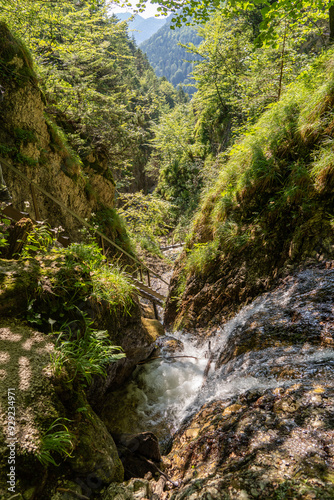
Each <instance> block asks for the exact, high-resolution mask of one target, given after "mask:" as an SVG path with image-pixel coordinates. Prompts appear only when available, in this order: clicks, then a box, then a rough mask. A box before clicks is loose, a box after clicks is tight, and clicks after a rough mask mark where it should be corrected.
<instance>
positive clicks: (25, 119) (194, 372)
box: [0, 25, 334, 500]
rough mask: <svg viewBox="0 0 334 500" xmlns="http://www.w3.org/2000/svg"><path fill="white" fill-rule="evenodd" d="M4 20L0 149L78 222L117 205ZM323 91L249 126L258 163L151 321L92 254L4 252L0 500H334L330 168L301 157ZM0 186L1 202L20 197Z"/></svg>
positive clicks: (0, 266)
mask: <svg viewBox="0 0 334 500" xmlns="http://www.w3.org/2000/svg"><path fill="white" fill-rule="evenodd" d="M0 28H1V29H2V36H3V38H4V39H5V41H7V45H8V47H9V48H8V47H7V46H6V44H5V49H6V50H3V52H4V54H2V58H3V59H6V63H7V65H9V66H11V67H13V68H14V69H13V71H14V73H15V74H16V79H9V77H8V75H7V74H4V75H1V80H0V81H1V84H2V85H3V86H4V88H5V91H6V94H5V99H4V100H3V102H0V112H1V117H2V118H3V123H4V126H3V127H2V129H1V130H0V140H1V144H2V153H1V154H3V155H5V156H6V159H7V160H6V161H8V162H12V163H13V164H14V163H15V164H18V163H19V164H20V162H21V168H22V171H23V172H24V173H25V174H27V176H28V175H29V176H31V179H35V180H37V179H38V180H39V182H42V183H43V185H44V186H46V187H47V188H48V189H49V190H52V189H53V191H54V193H55V195H56V196H57V197H58V198H59V199H60V200H62V202H64V203H65V202H67V203H68V205H69V206H70V207H72V208H73V209H75V210H76V211H77V212H79V213H80V214H81V216H82V217H86V216H89V214H91V212H92V210H96V211H97V212H101V211H102V212H103V211H105V209H106V208H107V209H109V210H113V199H114V183H113V180H112V178H110V173H109V171H108V169H107V167H106V165H105V164H104V162H103V158H102V159H101V158H100V159H99V161H98V160H97V158H96V156H95V154H94V152H91V155H88V156H87V157H86V158H85V164H84V165H82V164H81V163H80V162H79V164H77V163H76V162H73V161H72V160H73V158H72V159H71V158H70V156H71V155H70V153H69V150H68V149H67V148H66V144H65V143H64V142H63V140H62V139H61V137H59V134H58V132H57V130H58V129H57V128H56V127H54V126H53V125H52V123H51V122H50V121H48V120H46V118H45V115H44V109H43V96H42V94H41V92H40V91H39V89H38V86H37V81H36V78H35V76H34V73H33V71H32V69H31V64H30V60H29V58H28V59H27V54H26V52H25V51H24V50H23V49H22V47H21V45H20V44H19V43H18V42H17V41H16V40H15V39H14V38H13V37H12V36H11V34H10V33H9V32H8V31H7V29H6V28H5V27H4V26H2V25H0ZM9 49H10V50H9ZM330 68H331V67H330V65H329V64H327V66H326V71H328V73H329V72H330V71H332V70H331V69H330ZM30 70H31V71H30ZM332 73H333V71H332ZM22 79H23V80H24V85H22ZM319 88H320V90H319V92H318V93H314V99H318V101H319V102H320V103H323V104H322V105H318V107H316V106H315V105H314V106H313V105H312V106H313V107H312V109H311V110H310V109H309V108H307V109H306V111H305V109H302V104H305V102H304V103H302V104H301V103H299V104H298V106H299V108H298V110H299V111H298V113H299V114H298V113H297V112H295V109H296V107H297V106H295V105H294V106H293V110H294V113H291V112H290V111H291V103H290V102H289V101H287V102H284V101H283V105H282V106H283V107H284V110H283V111H284V112H283V111H282V110H281V112H279V109H277V108H275V109H274V108H272V109H273V111H271V113H272V115H271V116H274V118H272V119H273V121H274V123H275V127H276V129H275V130H276V136H275V137H274V139H275V140H274V139H273V140H272V144H270V145H269V146H268V145H267V143H268V137H267V136H268V134H267V135H266V134H265V133H263V134H264V138H261V141H262V142H261V141H260V142H261V145H262V146H263V154H262V155H261V154H259V153H258V147H257V146H256V147H257V149H256V148H255V146H254V151H255V150H256V151H255V152H254V151H253V152H252V154H250V153H249V150H247V148H246V153H244V152H242V154H244V155H245V158H246V159H245V158H244V159H243V161H244V162H245V164H246V163H247V162H248V161H249V162H250V164H249V165H248V164H247V165H246V167H245V172H246V173H242V172H241V173H240V172H239V174H240V177H242V176H243V177H242V179H243V182H244V184H243V185H242V186H241V188H240V186H239V184H238V183H237V182H236V181H235V180H233V179H232V180H233V182H235V184H236V188H235V189H236V192H235V193H232V194H231V193H230V192H227V191H228V190H229V189H230V190H231V189H232V188H231V186H232V181H231V179H230V178H228V180H227V181H226V184H227V186H225V187H224V186H223V187H222V186H217V187H216V188H215V190H216V191H215V192H214V193H211V194H210V196H209V197H208V199H207V201H206V204H204V209H203V211H202V212H201V213H199V214H198V217H197V220H196V221H195V222H196V223H195V226H194V227H195V229H194V230H193V233H192V235H191V238H190V239H189V240H188V242H187V243H186V246H185V249H184V250H183V252H182V254H181V256H180V258H179V259H178V261H177V262H176V265H175V268H174V275H173V277H172V280H171V286H170V288H169V297H168V300H167V305H166V309H165V330H164V328H163V327H162V325H161V324H160V323H159V321H157V320H156V319H153V312H152V310H150V308H149V307H147V304H145V305H143V304H141V303H140V300H139V298H138V293H137V291H136V289H135V286H134V284H133V281H132V277H131V275H130V274H129V273H124V272H123V271H122V270H120V269H119V266H118V262H114V261H112V263H111V264H109V263H106V259H105V257H104V256H103V255H102V252H101V250H100V249H98V248H97V246H96V245H95V246H94V245H90V246H89V245H88V246H87V245H85V244H84V243H79V244H74V245H73V246H71V247H69V248H68V249H64V248H60V247H59V246H57V245H55V246H54V247H53V248H51V245H50V246H49V247H47V248H44V251H43V252H42V254H39V253H38V252H36V249H35V250H33V251H32V253H31V254H30V255H25V256H21V257H19V258H17V257H18V256H17V255H10V256H8V255H3V257H4V258H1V259H0V315H1V317H0V341H1V344H0V345H1V347H0V363H1V367H0V388H1V391H0V395H1V399H0V451H1V456H0V499H1V500H75V499H78V498H79V499H81V500H87V499H90V498H92V499H94V498H96V499H97V500H145V499H146V500H147V499H149V500H167V499H168V500H169V499H170V500H184V499H192V500H195V499H198V500H200V499H201V500H213V499H214V500H215V499H217V500H218V499H226V500H229V499H233V500H234V499H236V500H237V499H239V500H247V499H263V500H266V499H270V498H273V499H291V500H292V499H307V500H308V499H310V500H311V499H318V500H323V499H325V500H327V499H328V500H329V499H332V498H334V447H333V433H334V418H333V415H334V413H333V412H334V405H333V388H334V387H333V366H334V351H333V342H334V339H333V332H334V327H333V325H334V310H333V296H334V261H333V218H332V213H333V196H332V194H333V176H332V173H331V169H332V166H331V165H329V166H328V165H327V167H328V168H327V167H326V171H325V173H322V174H321V173H320V174H319V171H318V174H317V175H318V177H317V178H316V179H315V180H314V178H315V174H314V172H313V171H312V172H313V173H312V172H311V167H310V168H309V170H310V171H307V169H306V168H304V167H305V166H304V164H302V165H300V164H299V161H300V158H301V157H302V158H303V159H304V160H305V162H306V160H308V161H310V158H311V157H312V154H311V153H310V148H311V146H312V147H313V146H314V148H317V147H318V146H319V144H322V142H321V141H322V139H323V138H324V137H325V136H326V137H327V138H328V134H330V133H331V130H332V128H331V127H332V124H331V113H330V110H331V108H332V106H333V102H334V100H333V95H334V93H333V88H332V87H331V86H330V85H327V84H326V85H323V86H322V87H321V86H319ZM304 99H305V101H307V99H306V98H304ZM313 104H314V102H313ZM318 104H319V103H318ZM286 109H288V111H289V113H287V112H286ZM314 109H315V111H314ZM280 113H281V114H280ZM287 114H288V118H289V120H290V121H288V120H287V122H285V121H284V120H286V118H287V117H286V115H287ZM305 117H306V118H305ZM307 119H308V120H309V121H310V122H311V119H312V120H313V122H312V127H309V128H307V126H306V125H305V121H307ZM298 120H299V121H300V123H299V122H298ZM303 120H304V121H303ZM291 122H293V126H292V125H291ZM297 122H298V123H299V124H298V127H299V128H298V127H297ZM284 123H287V125H286V126H283V124H284ZM290 125H291V126H290ZM266 133H267V132H266ZM13 134H14V135H13ZM252 140H253V139H252ZM254 141H255V139H254ZM255 142H256V141H255ZM326 144H327V143H326ZM252 147H253V143H252ZM319 147H320V146H319ZM326 147H327V146H326ZM6 148H7V149H6ZM275 148H276V149H275ZM253 153H254V154H253ZM255 153H256V154H255ZM238 154H239V153H238ZM240 154H241V153H240ZM275 155H276V157H275ZM303 155H304V156H303ZM259 157H260V160H261V161H260V160H259V163H257V160H258V158H259ZM274 157H275V158H274ZM273 158H274V159H273ZM312 158H313V157H312ZM250 159H251V160H250ZM239 160H240V158H239V157H238V161H239ZM96 162H97V163H98V165H99V167H100V168H99V171H97V172H96V171H94V168H96V166H97V165H96ZM266 162H267V163H266ZM241 163H242V162H241ZM241 163H240V164H241ZM259 165H260V167H261V166H263V165H265V168H264V169H262V170H261V168H260V167H259ZM291 165H292V166H291ZM70 167H71V168H72V169H73V170H71V168H70ZM79 167H80V168H79ZM104 167H105V168H104ZM232 167H233V168H232ZM232 167H231V172H232V174H231V176H232V175H233V176H235V174H234V172H235V165H232ZM238 168H239V163H238ZM312 168H313V167H312ZM76 169H77V170H76ZM247 169H248V170H247ZM223 173H224V172H223ZM241 174H242V175H241ZM312 176H313V177H312ZM282 179H283V180H282ZM6 180H7V181H8V185H9V188H10V191H11V193H12V195H13V198H14V200H15V201H17V202H18V203H19V202H22V200H23V199H26V198H27V197H28V195H29V186H28V185H27V184H24V183H21V184H19V183H17V182H15V180H14V178H13V177H11V175H10V174H9V175H7V176H6ZM230 181H231V182H230ZM284 182H285V184H284ZM101 186H102V187H101ZM287 186H288V187H289V190H288V189H286V191H285V190H284V189H285V188H287ZM291 186H292V188H293V189H292V188H291ZM232 187H233V186H232ZM91 188H94V189H91ZM290 188H291V189H290ZM295 188H296V189H295ZM95 191H96V192H98V195H97V196H95V194H96V193H95V194H94V192H95ZM303 197H305V198H307V199H304V198H303ZM39 202H40V207H41V214H42V216H43V217H44V216H45V217H48V220H49V221H50V222H51V223H52V224H54V225H58V224H63V225H64V227H65V229H67V231H68V232H71V233H73V234H76V232H77V230H78V227H77V225H76V224H73V221H72V222H71V221H68V220H67V218H66V216H65V214H64V213H63V212H61V211H60V212H57V211H53V210H52V209H51V208H50V207H49V206H48V204H47V203H45V200H44V201H43V200H42V198H41V199H40V200H39ZM216 202H217V204H218V208H217V207H215V203H216ZM265 203H266V204H267V205H268V206H269V208H268V210H267V211H265V210H263V205H264V204H265ZM108 213H109V214H110V213H111V214H114V215H115V213H114V212H110V211H109V212H108ZM233 218H234V219H233ZM225 219H226V220H225ZM113 220H114V219H113V217H111V218H110V220H109V226H108V227H109V229H110V233H109V234H110V235H111V236H112V233H113V229H115V226H113V225H112V223H113ZM26 223H27V224H28V225H29V227H31V226H32V221H30V222H27V221H26ZM224 224H225V226H226V227H225V226H224ZM4 225H5V226H7V223H6V224H5V223H4ZM10 226H11V227H10V229H8V231H15V225H14V223H10ZM220 226H222V227H223V226H224V227H225V232H224V231H221V227H220ZM287 228H288V229H287ZM6 231H7V229H6ZM114 233H115V231H114ZM116 233H117V231H116ZM114 236H115V235H114ZM116 236H117V235H116ZM121 236H122V235H121V230H120V231H119V234H118V237H119V238H120V239H121ZM123 236H124V235H123ZM219 238H221V240H219ZM218 240H219V241H218ZM201 252H202V253H201ZM203 255H204V257H203ZM208 256H209V257H208ZM5 257H6V258H5ZM191 258H193V260H192V261H191ZM196 259H197V260H196ZM189 262H190V263H189ZM130 271H132V270H130ZM106 339H107V341H108V347H109V348H110V345H109V344H110V343H112V346H114V349H115V350H114V351H113V357H112V356H111V355H110V350H109V351H108V350H107V349H106V343H105V341H106ZM82 345H85V347H86V348H88V351H84V352H82V349H81V348H82ZM87 346H88V347H87ZM96 346H97V348H96ZM59 347H61V348H63V350H61V349H59ZM89 349H91V350H89ZM94 349H95V351H94ZM96 351H98V356H99V358H102V361H103V363H102V365H101V364H99V363H98V361H99V360H98V361H96V357H95V358H94V356H93V354H94V353H95V354H96ZM124 354H125V356H124ZM94 363H95V364H94ZM92 366H93V368H94V369H95V371H93V369H92ZM101 366H102V368H101ZM14 423H15V430H14V429H13V427H14ZM10 437H12V438H13V441H9V438H10ZM9 443H12V444H9ZM10 446H11V447H12V448H13V450H15V467H14V469H10V468H9V466H10V464H9V459H11V455H10V453H14V451H13V450H12V449H11V448H10ZM14 476H15V478H14ZM8 477H9V479H8ZM12 478H14V479H12ZM8 481H9V483H8ZM10 481H12V482H14V483H15V488H14V487H12V486H11V483H10ZM8 484H9V485H10V487H11V488H12V489H8ZM13 488H14V489H13Z"/></svg>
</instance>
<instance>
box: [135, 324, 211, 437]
mask: <svg viewBox="0 0 334 500" xmlns="http://www.w3.org/2000/svg"><path fill="white" fill-rule="evenodd" d="M169 338H173V340H177V341H181V342H182V345H183V348H181V349H179V350H178V351H176V352H172V353H171V352H167V351H166V349H164V348H162V349H161V358H159V359H157V360H155V361H151V362H149V363H146V364H145V365H143V366H141V367H138V368H137V369H136V371H135V373H134V376H133V379H132V381H131V383H130V384H129V385H128V387H127V394H128V397H129V398H131V399H132V400H134V401H135V402H136V403H137V406H136V412H137V414H138V418H139V419H140V421H141V426H142V427H143V428H146V429H150V430H152V431H153V432H156V434H157V435H158V436H159V437H163V435H164V434H165V435H170V434H172V433H173V432H175V431H176V430H177V427H178V425H179V423H180V422H181V421H182V419H183V418H184V417H185V416H186V411H187V408H188V406H189V405H190V404H191V403H192V402H193V401H194V399H195V398H196V396H197V395H198V393H199V391H200V388H201V386H202V384H203V374H204V370H205V368H206V366H207V363H208V359H207V357H206V351H207V348H206V347H196V346H195V345H194V343H193V342H191V340H190V338H189V336H185V335H182V334H181V333H177V334H173V336H172V337H170V336H169Z"/></svg>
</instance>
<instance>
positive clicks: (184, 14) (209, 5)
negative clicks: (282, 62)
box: [116, 0, 334, 42]
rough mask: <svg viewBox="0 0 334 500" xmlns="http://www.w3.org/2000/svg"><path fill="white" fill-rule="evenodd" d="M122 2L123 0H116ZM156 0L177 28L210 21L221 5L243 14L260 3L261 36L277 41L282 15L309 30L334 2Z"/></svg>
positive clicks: (141, 6)
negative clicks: (277, 26) (171, 14)
mask: <svg viewBox="0 0 334 500" xmlns="http://www.w3.org/2000/svg"><path fill="white" fill-rule="evenodd" d="M119 2H120V0H116V3H119ZM152 2H153V3H158V4H159V5H160V7H158V11H160V12H161V13H162V14H164V15H168V14H169V13H170V12H172V13H173V17H172V23H173V28H174V29H175V27H180V26H182V25H183V24H186V25H189V24H191V23H195V24H204V23H206V22H207V21H209V19H210V17H211V16H212V15H213V14H214V13H215V11H216V10H217V9H221V8H222V7H223V9H224V13H225V14H229V13H230V14H231V13H233V15H234V17H236V16H237V15H238V14H240V11H245V10H248V11H251V12H254V10H257V9H258V8H259V7H260V8H261V14H262V16H263V21H262V23H261V31H260V35H259V37H258V39H259V41H260V42H263V41H264V42H268V41H269V42H275V41H276V40H277V36H276V34H275V33H274V28H275V26H276V24H277V22H279V20H280V19H282V18H283V19H286V20H287V22H290V23H295V24H299V25H303V26H304V30H305V32H306V33H307V32H308V29H309V26H310V24H315V22H316V21H317V20H319V19H323V18H324V15H326V11H328V9H329V8H330V7H332V4H333V2H324V1H323V0H304V1H300V2H298V3H296V2H293V0H281V1H280V2H270V0H267V1H262V0H261V1H259V0H250V1H247V2H244V1H243V0H229V1H227V2H225V3H224V4H223V5H222V4H221V2H220V1H219V0H202V2H200V3H199V2H196V1H194V0H152ZM146 3H147V0H139V2H138V3H137V4H136V7H137V8H138V10H139V11H142V10H143V9H144V8H145V4H146ZM327 15H328V13H327ZM332 15H333V12H331V13H330V16H332ZM330 29H331V30H332V29H333V27H332V26H330ZM333 35H334V33H331V34H330V36H331V38H332V39H333Z"/></svg>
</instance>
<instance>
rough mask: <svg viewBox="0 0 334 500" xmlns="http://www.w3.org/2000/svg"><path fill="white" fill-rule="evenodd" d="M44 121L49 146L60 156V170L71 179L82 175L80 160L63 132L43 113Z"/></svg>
mask: <svg viewBox="0 0 334 500" xmlns="http://www.w3.org/2000/svg"><path fill="white" fill-rule="evenodd" d="M44 116H45V121H46V125H47V128H48V132H49V135H50V146H51V149H52V150H53V151H54V152H57V153H59V154H60V155H61V156H62V160H63V161H62V162H61V164H60V166H61V169H62V171H63V172H64V174H66V175H67V176H68V177H70V178H71V179H72V180H74V181H76V180H78V178H79V177H82V161H81V159H80V157H79V156H78V155H77V154H76V153H75V151H73V149H72V148H71V147H70V146H69V144H68V141H67V137H66V134H65V132H64V131H63V130H62V129H61V128H60V127H58V125H56V124H55V123H54V121H53V120H52V119H51V118H50V117H49V116H48V115H47V114H45V115H44Z"/></svg>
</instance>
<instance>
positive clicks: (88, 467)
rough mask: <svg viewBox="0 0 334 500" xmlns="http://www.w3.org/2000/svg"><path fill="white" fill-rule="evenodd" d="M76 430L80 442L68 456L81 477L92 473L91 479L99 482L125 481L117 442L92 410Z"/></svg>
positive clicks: (71, 464) (72, 466)
mask: <svg viewBox="0 0 334 500" xmlns="http://www.w3.org/2000/svg"><path fill="white" fill-rule="evenodd" d="M77 432H78V435H79V443H78V445H77V447H76V450H75V453H74V456H73V458H71V459H70V460H69V463H70V466H71V468H72V469H73V471H74V472H75V473H76V474H77V475H78V476H79V477H82V476H84V477H85V476H87V475H90V482H91V483H93V482H95V483H96V484H97V485H99V486H101V485H102V484H109V483H110V482H111V481H122V480H123V478H124V470H123V466H122V463H121V460H120V458H119V456H118V453H117V449H116V446H115V443H114V441H113V439H112V437H111V436H110V434H109V433H108V431H107V429H106V427H105V425H104V424H103V422H102V421H101V420H100V419H99V418H98V417H97V415H96V414H95V413H94V412H93V411H90V412H89V415H88V416H87V417H86V418H84V419H83V420H82V421H81V422H80V423H79V425H77Z"/></svg>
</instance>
